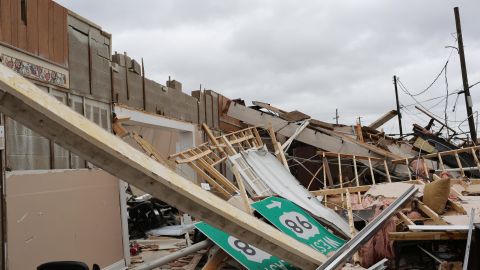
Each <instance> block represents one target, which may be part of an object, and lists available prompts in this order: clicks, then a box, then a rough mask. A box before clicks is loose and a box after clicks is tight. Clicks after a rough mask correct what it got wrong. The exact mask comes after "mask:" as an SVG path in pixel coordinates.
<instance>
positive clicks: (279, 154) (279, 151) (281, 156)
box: [267, 123, 290, 171]
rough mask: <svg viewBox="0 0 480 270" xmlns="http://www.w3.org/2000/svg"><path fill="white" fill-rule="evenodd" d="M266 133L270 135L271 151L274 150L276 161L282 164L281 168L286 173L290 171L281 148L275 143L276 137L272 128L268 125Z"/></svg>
mask: <svg viewBox="0 0 480 270" xmlns="http://www.w3.org/2000/svg"><path fill="white" fill-rule="evenodd" d="M267 131H268V134H269V135H270V139H271V140H272V144H273V149H274V150H275V155H276V156H277V159H278V160H280V162H282V164H283V166H284V167H285V168H286V169H287V170H288V171H290V168H289V167H288V162H287V159H286V158H285V154H284V153H283V150H282V146H281V145H280V143H279V142H278V141H277V137H276V136H275V130H273V127H272V125H271V124H270V123H269V124H268V128H267Z"/></svg>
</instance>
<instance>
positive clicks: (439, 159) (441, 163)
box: [437, 153, 445, 171]
mask: <svg viewBox="0 0 480 270" xmlns="http://www.w3.org/2000/svg"><path fill="white" fill-rule="evenodd" d="M437 158H438V162H439V163H440V169H442V171H445V165H444V164H443V159H442V156H441V155H440V154H439V153H437Z"/></svg>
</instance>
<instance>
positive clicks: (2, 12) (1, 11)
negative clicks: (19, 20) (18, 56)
mask: <svg viewBox="0 0 480 270" xmlns="http://www.w3.org/2000/svg"><path fill="white" fill-rule="evenodd" d="M11 1H12V0H1V1H0V28H1V32H2V35H1V37H0V40H1V41H3V42H5V43H7V44H11V42H12V23H11V22H10V12H11V11H10V5H11Z"/></svg>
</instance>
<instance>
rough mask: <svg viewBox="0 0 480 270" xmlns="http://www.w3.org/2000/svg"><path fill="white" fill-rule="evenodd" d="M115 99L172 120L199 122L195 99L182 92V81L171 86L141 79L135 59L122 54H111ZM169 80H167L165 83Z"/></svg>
mask: <svg viewBox="0 0 480 270" xmlns="http://www.w3.org/2000/svg"><path fill="white" fill-rule="evenodd" d="M112 62H113V63H112V66H113V79H114V83H113V88H114V94H113V95H114V96H113V97H114V102H116V103H120V104H125V105H127V106H129V107H132V108H135V109H140V110H146V111H148V112H152V113H156V114H160V115H163V116H167V117H172V118H174V119H178V120H182V121H187V122H190V123H197V122H198V102H197V99H196V98H194V97H192V96H190V95H187V94H185V93H183V92H182V91H181V83H180V82H177V81H174V80H173V81H171V83H170V84H171V85H172V86H175V87H176V88H171V87H167V86H164V85H162V84H159V83H157V82H155V81H153V80H150V79H148V78H145V79H144V78H143V76H142V73H141V67H140V66H139V64H138V62H137V61H135V60H134V59H131V58H130V57H128V56H127V55H125V54H114V55H113V56H112ZM167 83H168V82H167Z"/></svg>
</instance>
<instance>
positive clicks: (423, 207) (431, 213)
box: [417, 200, 448, 225]
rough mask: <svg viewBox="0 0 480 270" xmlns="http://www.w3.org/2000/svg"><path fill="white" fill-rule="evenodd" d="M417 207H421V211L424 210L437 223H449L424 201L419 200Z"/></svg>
mask: <svg viewBox="0 0 480 270" xmlns="http://www.w3.org/2000/svg"><path fill="white" fill-rule="evenodd" d="M417 207H418V209H420V211H422V212H423V213H424V214H425V215H427V216H428V217H430V218H431V219H432V220H433V221H434V222H435V224H437V225H447V224H448V223H447V222H446V221H445V220H443V219H442V218H441V217H440V216H439V215H438V214H437V213H435V211H433V210H432V209H430V207H428V206H427V205H425V204H424V203H423V202H421V201H418V200H417Z"/></svg>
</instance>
